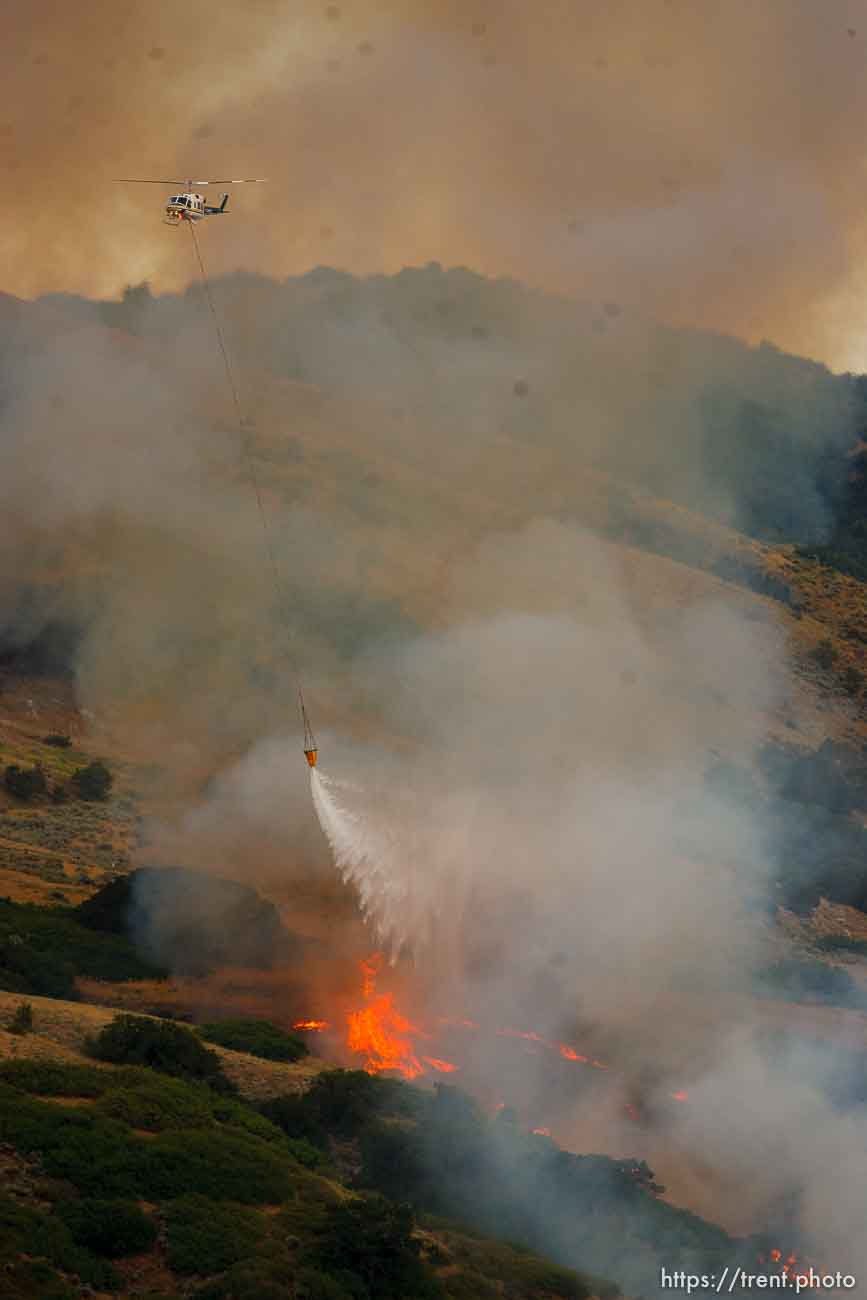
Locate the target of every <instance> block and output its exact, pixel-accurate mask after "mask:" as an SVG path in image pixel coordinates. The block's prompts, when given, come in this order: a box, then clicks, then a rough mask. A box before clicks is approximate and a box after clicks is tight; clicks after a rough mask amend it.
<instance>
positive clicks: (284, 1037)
mask: <svg viewBox="0 0 867 1300" xmlns="http://www.w3.org/2000/svg"><path fill="white" fill-rule="evenodd" d="M199 1033H200V1034H201V1036H202V1038H204V1039H205V1040H206V1041H207V1042H209V1043H217V1044H218V1045H219V1046H220V1047H230V1048H232V1050H233V1051H236V1052H248V1053H249V1054H250V1055H251V1056H261V1057H262V1058H263V1059H264V1060H266V1061H300V1059H301V1057H302V1056H306V1055H307V1053H308V1050H309V1049H308V1047H307V1044H306V1043H305V1042H304V1041H303V1040H302V1039H301V1038H299V1037H298V1036H297V1034H287V1033H286V1031H285V1030H284V1029H280V1028H278V1026H277V1025H275V1024H272V1023H271V1021H270V1020H222V1021H220V1022H219V1023H218V1024H213V1025H202V1026H201V1028H200V1029H199Z"/></svg>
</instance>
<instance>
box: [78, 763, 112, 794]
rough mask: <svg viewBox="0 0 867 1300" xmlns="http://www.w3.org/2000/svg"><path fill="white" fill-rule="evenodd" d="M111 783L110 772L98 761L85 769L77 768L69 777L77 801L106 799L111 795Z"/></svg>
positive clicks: (89, 764)
mask: <svg viewBox="0 0 867 1300" xmlns="http://www.w3.org/2000/svg"><path fill="white" fill-rule="evenodd" d="M112 781H113V778H112V775H111V772H109V770H108V768H107V767H106V766H105V764H104V763H100V762H99V760H98V759H96V760H95V761H94V762H92V763H88V764H87V766H86V767H79V768H78V769H77V770H76V771H75V772H73V774H72V776H71V777H70V784H71V785H72V787H73V789H74V790H75V792H76V794H77V795H78V797H79V799H86V800H87V801H88V802H91V801H97V800H103V799H107V798H108V796H109V794H110V793H111V787H112Z"/></svg>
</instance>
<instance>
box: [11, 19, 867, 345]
mask: <svg viewBox="0 0 867 1300" xmlns="http://www.w3.org/2000/svg"><path fill="white" fill-rule="evenodd" d="M6 14H7V27H6V39H5V40H4V42H3V49H2V52H0V60H2V73H3V85H4V90H5V94H4V105H3V108H2V110H0V153H2V169H3V177H4V181H3V198H2V200H0V248H2V253H3V266H4V275H3V279H2V288H3V289H5V290H6V291H8V292H11V293H15V294H19V295H24V296H28V295H36V294H39V293H42V292H46V291H54V290H61V291H75V292H81V293H88V294H104V295H111V294H115V293H116V292H118V291H119V290H120V289H121V288H122V287H123V285H124V284H125V283H130V282H138V281H141V280H142V279H144V278H148V279H150V280H151V282H152V283H153V285H154V286H155V287H156V288H158V289H169V288H174V287H179V286H182V285H184V284H185V283H186V282H187V281H188V279H189V278H190V277H191V274H192V271H193V263H192V249H191V247H190V239H189V236H188V233H187V232H186V231H185V230H170V229H168V228H167V227H165V226H163V225H162V224H161V223H160V216H161V209H162V204H163V200H164V197H165V195H166V194H167V193H169V192H171V191H170V189H169V190H167V191H165V192H164V191H163V190H162V189H160V188H159V187H157V186H154V187H146V186H126V187H124V186H116V185H112V184H111V178H112V177H117V176H143V177H148V176H153V177H163V176H165V177H169V178H170V177H173V176H175V175H179V176H183V175H186V174H187V172H188V171H189V172H191V173H193V174H194V175H197V176H199V177H202V176H208V175H212V176H225V175H228V176H256V175H259V176H266V177H267V178H268V181H269V183H268V185H267V186H262V187H259V191H258V192H254V191H253V190H252V188H248V189H247V190H244V189H239V190H238V191H237V193H236V194H234V195H233V197H232V200H231V201H230V206H231V207H232V209H233V215H232V216H231V217H230V218H227V219H226V220H225V221H224V222H223V223H222V225H221V226H220V227H219V228H218V227H217V223H216V222H212V223H210V226H209V227H208V230H207V248H206V253H207V256H208V258H209V262H210V265H211V268H212V269H213V271H214V272H215V273H216V272H218V271H221V270H228V269H231V268H234V267H238V266H242V267H247V268H250V269H256V270H260V271H263V272H266V273H269V274H272V275H277V276H285V275H289V274H295V273H299V272H303V271H304V270H305V269H307V268H309V267H310V266H312V265H316V264H318V263H330V264H336V265H338V266H341V267H345V268H347V269H349V270H352V271H355V272H362V273H365V272H373V271H378V270H386V271H394V270H397V269H399V268H400V267H401V266H403V265H406V264H419V263H424V262H427V261H429V260H438V261H441V262H443V263H444V264H446V265H451V264H454V263H462V264H466V265H469V266H472V267H473V268H474V269H477V270H479V271H482V272H485V273H488V274H491V275H499V274H509V275H514V276H516V277H519V278H521V279H523V280H525V281H527V282H529V283H531V284H535V285H540V286H544V287H546V288H549V289H557V290H562V291H565V292H569V293H575V294H579V295H580V294H586V295H587V296H589V297H592V298H596V299H599V298H601V299H613V300H617V301H618V302H620V303H621V304H623V305H624V306H632V307H635V308H638V309H640V310H642V311H646V312H649V313H652V314H657V315H661V316H662V317H664V318H666V319H669V320H673V321H678V322H689V323H696V324H700V325H703V326H708V327H712V328H715V329H720V330H724V331H730V332H734V333H737V334H739V335H741V336H743V337H745V338H747V339H750V340H758V339H760V338H762V337H769V338H771V339H772V340H773V341H775V342H777V343H778V344H780V345H781V346H783V347H785V348H789V349H792V350H797V351H803V352H806V353H808V354H810V355H813V356H817V357H819V358H820V359H823V360H827V361H828V362H829V363H831V364H832V365H834V366H835V367H839V368H852V369H859V368H867V273H865V272H867V222H865V216H864V214H865V194H867V183H865V182H867V174H865V167H864V159H865V150H867V146H865V136H864V129H863V124H864V121H865V118H867V113H865V109H867V76H865V71H867V3H865V0H828V2H827V3H823V4H817V3H816V0H762V2H761V3H760V4H756V3H755V0H727V3H726V4H724V5H721V4H719V3H718V0H604V2H603V0H538V3H536V4H534V5H529V4H527V3H526V2H525V0H497V2H495V0H460V3H459V2H458V0H335V3H331V4H321V3H314V2H313V0H295V2H294V3H289V2H288V0H246V2H244V0H233V2H231V3H226V2H225V0H207V2H206V0H185V3H184V4H183V5H178V4H176V3H174V2H173V0H146V2H145V0H132V2H131V3H127V4H122V5H119V6H118V5H116V4H109V3H107V2H106V0H77V3H76V4H75V5H70V6H60V7H58V6H57V5H56V4H55V3H49V0H28V2H27V3H26V4H25V3H23V0H17V3H16V0H9V4H8V6H7V9H6ZM10 18H11V21H10Z"/></svg>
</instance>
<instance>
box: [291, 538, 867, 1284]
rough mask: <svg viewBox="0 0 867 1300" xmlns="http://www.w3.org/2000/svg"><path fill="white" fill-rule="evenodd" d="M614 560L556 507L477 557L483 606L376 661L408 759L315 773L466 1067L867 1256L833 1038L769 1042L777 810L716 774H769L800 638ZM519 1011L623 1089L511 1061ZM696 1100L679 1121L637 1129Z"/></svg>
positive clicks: (678, 1173) (347, 764) (683, 1181)
mask: <svg viewBox="0 0 867 1300" xmlns="http://www.w3.org/2000/svg"><path fill="white" fill-rule="evenodd" d="M615 555H616V552H614V551H613V548H610V547H607V546H606V545H604V544H602V543H600V542H599V541H598V539H594V538H593V537H591V536H588V535H585V534H582V533H580V532H578V531H577V530H574V529H570V528H567V527H564V526H563V525H560V524H556V523H553V522H551V521H538V522H537V523H535V524H533V525H531V526H530V527H529V528H528V529H526V530H525V531H523V532H522V533H520V534H518V535H516V536H512V537H499V538H491V539H489V540H488V541H487V542H486V543H484V544H483V545H482V546H481V547H480V548H479V550H478V551H477V553H476V554H475V555H473V556H471V557H468V558H467V559H466V560H465V561H464V563H463V564H462V565H461V566H458V567H457V569H456V570H455V573H454V578H453V583H452V585H451V588H450V597H449V599H450V600H451V602H452V608H453V609H455V610H457V609H459V610H460V611H461V618H460V621H458V622H456V624H455V625H454V626H452V627H450V628H449V629H448V630H447V631H444V632H442V633H439V634H437V635H433V636H426V637H422V638H420V639H418V640H417V641H416V642H415V643H414V644H412V645H410V646H408V647H404V648H401V649H399V650H397V651H395V653H394V654H393V655H391V656H388V657H386V658H382V657H380V656H378V657H377V659H376V660H375V661H369V662H368V663H366V664H365V665H364V668H365V674H366V684H367V689H368V691H370V692H371V693H372V694H373V695H374V696H375V698H376V700H377V705H378V708H379V709H380V710H381V712H382V714H383V715H384V716H385V717H386V718H388V719H389V722H390V724H391V725H392V726H393V727H394V729H395V731H397V732H399V733H400V734H402V735H408V736H411V737H412V739H413V742H414V749H413V751H412V753H411V754H407V753H403V754H401V755H400V757H393V756H390V755H389V754H388V753H387V752H386V751H382V750H379V751H372V750H371V748H370V747H365V748H364V749H363V750H359V749H358V748H357V746H352V745H341V744H340V742H339V739H338V738H334V739H333V740H331V741H330V742H329V744H328V745H327V746H325V747H324V749H323V753H324V756H325V761H326V762H327V764H328V768H327V772H328V773H329V775H326V776H323V777H319V776H317V774H316V773H314V774H313V793H314V802H315V805H316V808H317V812H318V814H319V817H320V820H321V823H322V826H323V830H324V831H325V833H326V835H327V836H328V839H329V841H330V844H331V847H332V850H333V852H334V856H335V860H336V864H337V866H338V867H339V868H340V870H341V871H342V873H343V874H344V876H345V877H346V878H348V879H349V880H350V881H352V882H353V883H354V884H355V886H356V888H357V890H358V894H359V898H360V902H361V905H362V906H363V908H364V910H365V912H366V914H367V915H368V916H369V919H370V923H371V930H372V937H374V938H375V939H376V941H378V942H381V943H382V944H383V945H384V946H385V947H386V949H387V950H390V951H391V952H392V953H393V954H394V955H395V956H397V955H398V954H402V955H403V957H404V959H409V960H411V961H412V962H413V964H414V967H415V985H416V990H417V993H416V995H417V996H424V998H425V999H426V1009H427V1012H428V1014H429V1016H431V1017H433V1016H435V1015H436V1014H439V1015H453V1016H454V1015H457V1016H460V1015H469V1016H471V1017H472V1018H473V1019H474V1020H475V1021H477V1022H480V1023H481V1024H482V1025H483V1026H487V1028H488V1036H487V1038H486V1039H485V1041H484V1043H482V1042H473V1040H472V1038H471V1037H470V1038H469V1039H468V1041H467V1042H466V1043H465V1044H464V1046H463V1052H462V1056H461V1060H462V1064H463V1066H464V1070H465V1076H466V1077H467V1078H469V1079H474V1080H475V1081H476V1082H481V1083H483V1084H486V1085H487V1086H488V1087H491V1086H495V1087H496V1088H497V1090H498V1092H499V1093H500V1095H502V1093H503V1091H504V1089H505V1090H506V1091H507V1092H508V1096H509V1099H510V1100H511V1101H520V1104H521V1106H522V1108H523V1110H524V1113H526V1114H528V1115H533V1116H534V1118H535V1120H536V1121H537V1122H544V1123H546V1124H550V1125H551V1126H552V1127H553V1130H554V1133H555V1136H556V1137H557V1138H559V1139H560V1140H561V1141H563V1142H565V1143H566V1144H567V1145H568V1146H569V1147H570V1148H571V1149H573V1150H605V1151H608V1152H610V1153H611V1154H613V1155H616V1156H621V1157H635V1158H638V1159H640V1158H646V1159H647V1160H648V1161H649V1162H650V1164H651V1166H652V1167H653V1168H654V1169H655V1170H656V1172H657V1176H658V1177H659V1179H660V1181H661V1182H663V1183H665V1184H666V1185H667V1186H668V1194H669V1197H670V1198H671V1199H673V1200H674V1202H675V1203H681V1204H683V1203H686V1204H688V1205H689V1206H690V1207H691V1208H693V1209H695V1210H698V1211H699V1212H700V1213H703V1214H705V1215H706V1216H707V1217H709V1218H711V1219H716V1220H718V1221H722V1222H723V1224H724V1225H725V1226H726V1227H727V1228H729V1230H730V1231H733V1232H735V1233H738V1234H745V1233H750V1232H755V1231H760V1230H767V1231H769V1232H772V1233H773V1232H778V1233H780V1234H782V1235H783V1237H785V1234H787V1233H788V1234H789V1236H790V1237H791V1234H793V1233H797V1234H798V1235H799V1237H803V1238H804V1239H806V1240H807V1241H810V1242H812V1243H813V1247H814V1250H815V1251H816V1252H818V1254H817V1258H819V1260H820V1261H821V1262H823V1264H824V1265H825V1267H828V1268H836V1267H837V1266H838V1265H837V1261H846V1264H845V1267H846V1268H848V1269H849V1270H850V1271H852V1270H853V1269H854V1270H856V1271H857V1267H858V1266H859V1265H860V1263H861V1262H862V1261H861V1259H860V1255H859V1250H860V1246H859V1244H858V1242H857V1241H856V1240H855V1236H856V1235H857V1234H854V1235H853V1228H854V1223H855V1217H856V1214H857V1211H856V1210H855V1209H854V1208H853V1207H855V1206H860V1205H861V1204H863V1197H864V1194H865V1191H867V1188H865V1185H864V1182H863V1177H862V1173H861V1172H860V1171H859V1166H858V1162H857V1160H852V1159H850V1158H848V1155H847V1153H848V1152H850V1151H853V1150H860V1149H861V1147H862V1146H863V1139H864V1119H863V1114H862V1113H860V1112H856V1111H851V1110H850V1111H841V1110H840V1109H838V1107H837V1105H836V1104H835V1103H834V1101H833V1100H832V1098H831V1096H830V1095H829V1093H828V1090H827V1079H828V1076H829V1075H831V1076H833V1074H834V1068H833V1061H834V1058H835V1053H836V1052H838V1051H839V1049H838V1048H835V1047H834V1045H833V1043H829V1044H828V1045H827V1052H826V1056H825V1060H824V1062H823V1064H822V1068H821V1069H820V1068H819V1063H818V1061H817V1059H816V1058H815V1057H811V1056H810V1055H809V1054H808V1053H807V1052H806V1050H804V1049H800V1050H799V1049H797V1048H796V1049H795V1055H794V1056H792V1055H791V1054H790V1055H789V1056H788V1057H787V1058H786V1059H785V1060H781V1059H772V1058H770V1057H768V1055H767V1054H766V1053H765V1052H764V1050H763V1049H762V1046H761V1035H760V1030H761V1029H762V1027H763V1026H764V1025H765V1024H766V1019H765V1016H764V1012H763V1010H762V1007H763V1004H762V1003H761V1002H758V1001H756V1000H755V998H754V996H753V994H754V989H755V988H756V987H757V985H755V984H754V976H755V975H756V973H757V971H758V969H759V967H761V966H762V965H763V964H764V963H766V962H767V961H768V960H770V959H771V958H772V957H773V956H774V954H775V952H776V947H775V943H774V941H773V939H772V937H771V933H770V930H769V928H768V921H767V916H768V911H767V896H768V892H769V884H770V882H769V878H768V877H769V873H770V871H771V867H770V864H769V861H768V859H767V856H766V846H767V838H768V833H769V826H768V823H767V821H766V819H765V816H764V814H763V813H762V811H761V809H760V808H756V807H752V808H748V807H747V805H746V804H740V803H737V802H733V801H732V800H731V799H728V798H725V799H724V798H722V797H721V796H718V795H716V794H714V793H713V792H712V789H711V788H710V787H709V786H708V785H707V784H706V783H705V781H704V780H703V774H704V771H705V769H706V766H707V764H708V762H709V760H710V759H711V756H712V755H718V754H720V753H722V754H724V755H725V757H726V758H728V759H731V760H733V761H735V762H742V763H749V761H750V759H751V756H752V754H753V752H754V750H755V747H756V745H757V743H758V741H759V739H760V736H761V732H762V729H763V727H764V726H765V725H766V720H767V717H768V716H769V714H770V713H771V712H772V711H773V710H774V709H775V708H776V706H777V704H778V702H779V695H780V691H781V690H782V689H783V688H784V687H783V683H782V682H781V680H780V665H781V664H783V663H785V650H784V646H783V643H782V639H781V635H780V632H779V630H778V629H776V628H775V627H774V626H773V625H772V624H771V625H768V624H757V623H756V622H754V621H753V620H750V619H748V618H745V617H744V616H743V614H742V613H740V612H739V611H738V610H737V609H736V608H734V607H733V606H732V604H731V603H729V602H727V601H726V600H725V599H724V598H723V597H721V596H720V595H719V594H718V593H714V592H713V590H712V589H711V591H710V592H705V594H704V596H703V597H702V598H698V599H694V600H692V601H687V602H685V603H684V605H683V606H682V607H681V608H679V609H677V610H676V611H675V612H674V613H671V611H670V610H669V616H668V618H667V619H666V620H665V621H664V622H659V621H658V620H654V619H653V618H652V617H650V615H652V608H653V604H654V593H652V592H648V591H647V590H646V589H641V587H640V586H638V585H637V584H636V585H633V586H631V587H630V586H628V585H627V584H626V583H625V582H624V576H623V572H622V571H621V570H620V569H619V567H618V561H617V559H616V558H615ZM556 556H559V557H560V559H561V563H560V564H557V563H556V562H555V559H554V557H556ZM494 592H496V593H497V604H498V605H499V607H500V612H498V613H492V612H490V611H489V608H488V607H489V606H490V604H491V601H492V593H494ZM480 607H481V609H484V611H485V612H484V614H482V613H481V609H480ZM527 607H529V610H531V611H532V612H528V609H527ZM510 609H511V610H512V611H513V612H504V611H508V610H510ZM519 610H521V611H523V612H518V611H519ZM473 615H474V616H473ZM331 772H334V773H339V774H340V780H336V779H335V778H334V777H332V776H331V775H330V773H331ZM422 990H424V991H425V992H424V994H423V995H422V992H421V991H422ZM851 1014H854V1013H851ZM502 1025H512V1026H516V1027H518V1028H523V1029H529V1028H532V1029H533V1030H534V1031H535V1032H536V1033H539V1034H541V1035H542V1037H543V1038H549V1039H553V1040H555V1041H557V1040H566V1041H567V1042H577V1043H578V1044H579V1046H580V1047H581V1050H582V1051H587V1052H591V1053H595V1054H597V1055H599V1056H600V1057H602V1059H603V1060H607V1061H609V1062H611V1063H612V1066H613V1073H610V1074H609V1075H607V1076H606V1085H607V1091H606V1092H604V1093H603V1094H597V1095H595V1097H594V1096H593V1095H588V1094H587V1093H586V1092H585V1091H581V1092H580V1093H576V1092H575V1091H574V1090H575V1088H576V1087H577V1085H576V1084H574V1083H573V1084H572V1085H569V1084H568V1083H565V1084H564V1083H563V1082H562V1081H561V1080H560V1079H559V1076H556V1081H555V1075H554V1074H553V1073H552V1069H553V1067H552V1066H551V1064H550V1062H549V1060H548V1058H544V1059H541V1060H540V1059H539V1058H538V1057H528V1058H524V1057H522V1056H521V1055H520V1053H518V1052H517V1051H513V1052H512V1054H511V1055H510V1057H509V1061H508V1066H507V1067H506V1066H505V1065H504V1058H503V1054H502V1052H492V1050H491V1043H490V1032H491V1031H492V1029H493V1027H495V1026H502ZM513 1047H514V1044H513ZM841 1059H842V1057H841ZM504 1069H505V1070H507V1073H506V1074H504V1073H503V1071H504ZM630 1080H631V1082H629V1081H630ZM635 1088H637V1092H636V1091H634V1089H635ZM675 1088H677V1089H681V1088H682V1089H684V1090H686V1091H687V1092H688V1098H689V1100H688V1104H685V1105H683V1106H678V1107H676V1108H675V1109H676V1111H677V1117H676V1120H675V1119H673V1118H669V1120H667V1121H664V1122H663V1121H659V1122H656V1123H653V1124H652V1125H651V1126H650V1127H649V1128H648V1129H641V1128H639V1129H636V1128H635V1126H634V1125H633V1124H632V1123H628V1122H626V1121H625V1120H624V1103H625V1102H627V1101H629V1100H630V1099H637V1100H639V1102H640V1104H641V1105H642V1106H648V1107H650V1108H651V1110H652V1109H653V1107H654V1106H657V1105H658V1104H660V1103H661V1102H663V1101H664V1099H665V1098H666V1097H668V1096H670V1095H671V1092H672V1090H673V1089H675ZM841 1197H842V1198H843V1201H844V1204H843V1205H842V1207H841V1209H840V1211H839V1213H838V1212H837V1210H836V1208H834V1207H835V1206H836V1205H837V1204H839V1198H841ZM549 1230H550V1232H551V1234H552V1240H553V1241H554V1242H555V1244H556V1240H557V1232H558V1231H559V1229H558V1228H556V1225H549ZM561 1257H563V1258H569V1257H570V1256H569V1247H568V1243H567V1242H566V1241H565V1239H564V1241H563V1242H562V1251H561ZM840 1267H844V1265H843V1264H841V1265H840Z"/></svg>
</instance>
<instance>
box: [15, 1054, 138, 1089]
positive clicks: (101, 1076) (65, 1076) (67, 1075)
mask: <svg viewBox="0 0 867 1300" xmlns="http://www.w3.org/2000/svg"><path fill="white" fill-rule="evenodd" d="M116 1077H117V1076H116V1075H115V1073H114V1072H112V1073H108V1072H107V1071H106V1070H99V1069H97V1067H96V1066H95V1065H65V1064H63V1063H61V1062H60V1061H43V1060H40V1059H39V1058H38V1057H32V1056H31V1057H27V1058H25V1059H24V1060H21V1061H0V1083H7V1084H11V1086H12V1087H13V1088H20V1089H21V1091H22V1092H30V1093H35V1094H36V1095H37V1096H41V1097H100V1096H102V1094H103V1092H104V1091H105V1089H106V1088H107V1087H110V1086H111V1085H112V1084H114V1083H115V1081H116Z"/></svg>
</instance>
